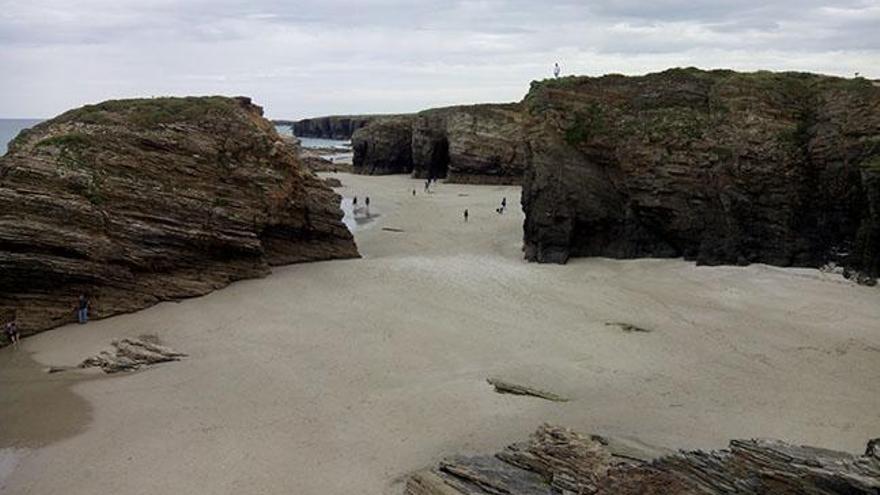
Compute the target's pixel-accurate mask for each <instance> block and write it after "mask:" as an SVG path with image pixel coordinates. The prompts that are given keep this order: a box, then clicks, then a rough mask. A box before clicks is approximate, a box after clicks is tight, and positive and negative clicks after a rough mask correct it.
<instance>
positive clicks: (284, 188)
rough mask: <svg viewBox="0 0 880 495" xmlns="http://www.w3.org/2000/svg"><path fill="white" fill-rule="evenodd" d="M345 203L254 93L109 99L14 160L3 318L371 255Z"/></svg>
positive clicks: (28, 139)
mask: <svg viewBox="0 0 880 495" xmlns="http://www.w3.org/2000/svg"><path fill="white" fill-rule="evenodd" d="M341 218H342V211H341V210H340V209H339V196H337V195H336V194H335V193H333V192H332V191H331V190H330V189H329V188H328V187H326V186H325V185H324V183H323V182H322V181H321V180H320V179H319V178H317V177H316V176H314V175H313V174H312V173H311V172H309V171H308V170H306V169H305V168H304V167H303V166H302V165H301V164H300V162H299V160H298V159H297V157H296V153H295V148H294V147H293V146H292V145H291V144H290V143H288V142H284V141H283V140H281V139H280V138H279V136H278V135H277V134H276V133H275V130H274V127H273V126H272V124H270V123H269V122H268V121H267V120H265V119H263V118H262V109H261V108H260V107H257V106H255V105H253V104H251V102H250V100H249V99H247V98H236V99H232V98H222V97H211V98H157V99H144V100H125V101H109V102H105V103H101V104H98V105H89V106H86V107H83V108H80V109H77V110H72V111H70V112H67V113H65V114H63V115H61V116H59V117H57V118H55V119H52V120H50V121H47V122H44V123H42V124H40V125H38V126H36V127H34V128H33V129H31V130H28V131H25V132H23V133H22V134H21V135H19V137H18V138H16V139H15V140H14V141H13V142H12V143H11V145H10V149H9V153H8V154H7V155H5V156H3V157H2V158H0V315H2V316H0V317H3V316H6V315H9V314H10V313H17V316H18V319H19V322H20V327H21V328H22V330H23V331H24V333H34V332H37V331H40V330H45V329H48V328H51V327H54V326H58V325H61V324H64V323H68V322H71V321H74V319H75V318H74V306H75V303H76V301H77V297H78V295H79V294H80V293H83V292H85V293H88V294H90V296H91V301H92V312H91V314H92V316H93V317H106V316H110V315H113V314H117V313H122V312H130V311H135V310H138V309H142V308H145V307H147V306H150V305H153V304H155V303H157V302H159V301H162V300H168V299H176V298H181V297H189V296H196V295H201V294H205V293H207V292H210V291H212V290H214V289H218V288H221V287H223V286H225V285H227V284H229V283H230V282H233V281H235V280H240V279H244V278H250V277H259V276H264V275H266V274H267V273H268V272H269V271H270V266H273V265H281V264H287V263H295V262H303V261H313V260H326V259H333V258H350V257H356V256H358V253H357V249H356V246H355V244H354V241H353V238H352V236H351V234H350V233H349V231H348V230H347V229H346V228H345V226H344V225H343V224H342V222H341Z"/></svg>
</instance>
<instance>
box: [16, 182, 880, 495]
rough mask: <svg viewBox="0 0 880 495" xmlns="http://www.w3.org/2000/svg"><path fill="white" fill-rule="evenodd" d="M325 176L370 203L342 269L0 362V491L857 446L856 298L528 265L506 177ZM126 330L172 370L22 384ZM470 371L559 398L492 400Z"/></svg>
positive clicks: (242, 290) (862, 371)
mask: <svg viewBox="0 0 880 495" xmlns="http://www.w3.org/2000/svg"><path fill="white" fill-rule="evenodd" d="M330 175H333V176H336V177H339V178H340V179H341V180H342V182H343V184H344V187H343V188H341V189H338V191H339V192H340V193H341V194H343V195H344V196H345V197H346V198H349V199H350V198H351V197H352V196H358V197H359V198H364V197H366V196H370V198H371V200H372V201H371V207H372V209H373V213H374V214H376V216H375V217H374V218H373V219H372V221H369V222H360V223H356V225H357V230H356V232H355V237H356V240H357V243H358V247H359V249H360V252H361V254H362V255H363V259H359V260H345V261H331V262H321V263H312V264H303V265H293V266H287V267H280V268H276V269H275V270H274V273H273V274H272V275H271V276H269V277H267V278H265V279H260V280H248V281H243V282H239V283H236V284H234V285H232V286H230V287H228V288H226V289H223V290H220V291H217V292H215V293H212V294H210V295H207V296H205V297H200V298H196V299H190V300H185V301H181V302H179V303H173V302H172V303H163V304H160V305H158V306H155V307H153V308H150V309H147V310H144V311H140V312H138V313H135V314H130V315H123V316H118V317H114V318H110V319H107V320H102V321H95V322H92V323H89V324H88V325H83V326H78V325H71V326H67V327H63V328H59V329H56V330H53V331H49V332H46V333H43V334H40V335H38V336H35V337H33V338H29V339H26V340H25V341H24V342H23V343H22V345H21V347H20V348H18V349H13V348H5V349H2V350H0V408H2V412H0V492H2V493H4V494H7V493H8V494H44V493H65V494H70V495H77V494H93V493H96V492H106V493H114V494H147V493H165V492H174V493H181V494H201V493H215V494H222V493H230V494H231V493H260V494H304V495H309V494H350V493H359V494H385V493H396V492H397V491H399V489H400V480H401V479H402V477H404V476H405V475H406V474H407V473H410V472H412V471H414V470H417V469H420V468H424V467H427V466H430V465H432V464H434V463H436V462H437V461H438V460H439V459H441V458H442V457H443V456H445V455H449V454H455V453H466V452H492V451H496V450H498V449H499V448H501V447H502V446H504V445H505V444H508V443H510V442H513V441H517V440H521V439H523V438H525V437H526V436H527V435H528V434H529V433H530V432H531V431H533V430H534V429H535V427H537V426H538V425H539V424H541V423H542V422H551V423H555V424H559V425H562V426H566V427H571V428H575V429H577V430H580V431H583V432H594V433H601V434H605V435H610V436H615V437H621V438H627V439H638V440H639V441H642V442H645V443H647V444H650V445H656V446H661V447H668V448H710V447H723V446H724V445H726V443H727V441H728V440H729V439H731V438H751V437H774V438H780V439H783V440H788V441H791V442H794V443H801V444H813V445H818V446H823V447H827V448H833V449H840V450H845V451H850V452H854V453H855V452H861V451H862V450H863V449H864V444H865V441H866V440H867V439H868V438H871V437H876V436H878V435H880V291H878V290H877V289H876V288H867V287H860V286H855V285H853V284H851V283H849V282H847V281H845V280H843V279H842V278H841V277H839V276H835V275H830V274H824V273H821V272H819V271H817V270H810V269H783V268H776V267H769V266H765V265H753V266H749V267H712V268H710V267H697V266H695V265H694V264H693V263H690V262H685V261H681V260H656V259H644V260H631V261H618V260H609V259H576V260H572V261H571V262H570V263H569V264H568V265H565V266H557V265H539V264H530V263H526V262H524V261H523V260H522V252H521V244H522V223H523V215H522V212H521V211H519V208H518V205H519V188H518V187H506V186H468V185H452V184H438V185H437V186H436V189H435V192H434V193H432V194H425V193H424V192H423V182H422V181H419V180H412V179H410V178H408V177H405V176H388V177H364V176H355V175H347V174H330ZM413 189H415V190H416V192H417V194H416V195H415V196H413V195H412V190H413ZM502 197H506V198H507V200H508V204H509V205H511V206H512V208H510V209H509V210H508V212H507V213H505V214H503V215H499V214H497V213H496V212H495V211H494V209H495V208H496V207H497V206H498V204H499V203H500V201H501V199H502ZM465 208H467V209H469V211H470V218H469V221H468V222H467V223H465V222H464V221H463V219H462V212H463V210H464V209H465ZM387 229H391V230H387ZM609 323H627V324H631V325H636V326H638V327H641V328H643V329H646V330H649V331H648V332H625V331H623V330H622V329H621V327H620V326H619V325H609ZM141 334H155V335H158V336H159V337H160V338H161V339H162V340H163V342H164V343H166V344H167V345H169V346H172V347H174V348H175V349H178V350H180V351H183V352H186V353H188V354H189V357H188V358H186V359H185V360H183V361H180V362H176V363H167V364H163V365H159V366H156V367H153V368H150V369H146V370H143V371H139V372H135V373H131V374H125V375H121V376H120V375H117V376H107V377H105V376H99V375H97V374H96V373H86V374H79V373H61V374H52V375H49V374H46V373H44V372H43V371H42V368H45V367H46V366H50V365H74V364H76V363H78V362H79V361H81V360H82V359H83V358H85V357H88V356H90V355H92V354H95V353H96V352H97V351H99V350H101V349H102V348H104V347H106V346H107V345H108V344H109V343H110V341H111V340H112V339H115V338H120V337H128V336H138V335H141ZM489 377H498V378H502V379H504V380H508V381H513V382H517V383H522V384H526V385H530V386H534V387H539V388H542V389H546V390H548V391H551V392H553V393H556V394H559V395H562V396H565V397H568V398H570V399H571V400H570V401H569V402H564V403H561V402H551V401H546V400H542V399H538V398H532V397H519V396H512V395H501V394H497V393H495V392H494V391H493V389H492V387H491V386H490V385H489V384H488V383H487V382H486V379H487V378H489Z"/></svg>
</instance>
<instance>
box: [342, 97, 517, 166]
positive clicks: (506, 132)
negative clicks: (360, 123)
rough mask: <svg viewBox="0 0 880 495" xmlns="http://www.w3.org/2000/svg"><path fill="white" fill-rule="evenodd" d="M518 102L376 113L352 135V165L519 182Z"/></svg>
mask: <svg viewBox="0 0 880 495" xmlns="http://www.w3.org/2000/svg"><path fill="white" fill-rule="evenodd" d="M521 123H522V114H521V112H520V107H519V105H517V104H491V105H472V106H458V107H448V108H437V109H432V110H425V111H423V112H419V113H418V114H416V115H413V116H402V117H396V118H392V119H378V120H376V121H374V122H372V123H370V124H369V125H367V126H366V127H364V128H362V129H360V130H358V131H357V132H355V135H354V138H352V145H353V147H354V152H355V157H354V164H355V170H356V171H357V172H359V173H366V174H385V173H409V172H412V175H413V176H414V177H418V178H429V177H432V178H446V179H448V180H449V181H450V182H472V183H488V184H514V183H519V181H520V178H521V177H522V174H523V170H524V168H525V166H526V163H527V162H526V160H527V157H528V152H527V148H526V144H525V142H524V140H523V135H522V126H521Z"/></svg>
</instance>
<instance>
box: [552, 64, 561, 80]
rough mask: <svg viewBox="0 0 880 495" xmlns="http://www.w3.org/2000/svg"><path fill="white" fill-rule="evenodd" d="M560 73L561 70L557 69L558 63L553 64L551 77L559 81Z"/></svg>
mask: <svg viewBox="0 0 880 495" xmlns="http://www.w3.org/2000/svg"><path fill="white" fill-rule="evenodd" d="M561 72H562V69H560V68H559V62H556V63H555V64H553V77H555V78H556V79H559V74H560V73H561Z"/></svg>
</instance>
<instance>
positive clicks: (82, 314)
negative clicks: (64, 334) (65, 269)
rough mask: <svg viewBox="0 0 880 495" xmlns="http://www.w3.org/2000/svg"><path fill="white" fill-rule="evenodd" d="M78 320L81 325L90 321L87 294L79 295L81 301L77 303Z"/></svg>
mask: <svg viewBox="0 0 880 495" xmlns="http://www.w3.org/2000/svg"><path fill="white" fill-rule="evenodd" d="M76 320H77V321H78V322H79V323H80V324H81V325H82V324H84V323H87V322H88V321H89V296H87V295H85V294H80V295H79V301H78V302H77V305H76Z"/></svg>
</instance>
